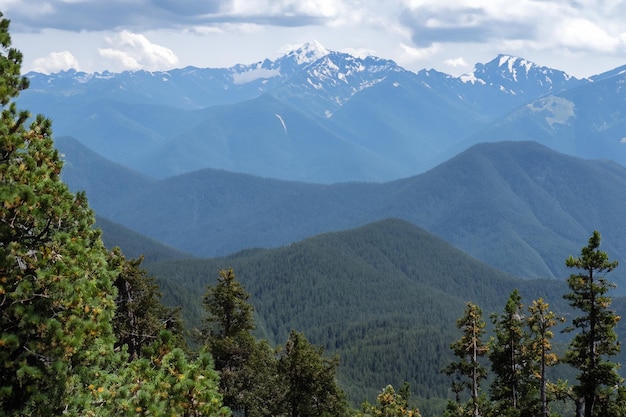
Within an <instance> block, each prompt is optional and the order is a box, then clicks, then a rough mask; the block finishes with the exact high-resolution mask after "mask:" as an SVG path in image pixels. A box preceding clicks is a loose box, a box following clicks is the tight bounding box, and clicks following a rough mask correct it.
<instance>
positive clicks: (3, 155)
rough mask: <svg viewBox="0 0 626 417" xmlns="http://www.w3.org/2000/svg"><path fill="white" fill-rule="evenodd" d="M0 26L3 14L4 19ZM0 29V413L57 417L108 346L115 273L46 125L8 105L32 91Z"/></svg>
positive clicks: (17, 55)
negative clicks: (62, 175)
mask: <svg viewBox="0 0 626 417" xmlns="http://www.w3.org/2000/svg"><path fill="white" fill-rule="evenodd" d="M0 17H1V15H0ZM8 28H9V21H8V20H7V19H4V18H2V20H0V103H1V104H2V108H3V109H2V114H1V116H0V363H2V364H3V369H2V372H0V410H1V411H2V415H5V416H12V415H33V416H50V415H61V413H62V412H63V411H66V404H67V402H68V398H69V397H71V396H72V395H73V394H74V392H75V390H76V389H80V387H82V386H83V382H84V381H82V380H81V378H83V377H85V376H87V375H89V374H90V372H89V369H92V368H97V367H100V366H101V365H102V363H101V361H102V359H101V353H102V352H103V351H104V350H106V349H107V348H108V347H111V346H112V345H111V343H112V340H113V337H112V336H113V333H112V328H111V319H112V316H113V314H114V307H115V302H114V296H115V289H114V288H113V279H114V272H113V271H112V270H111V269H110V268H109V267H108V264H107V254H106V250H105V248H104V246H103V244H102V242H101V240H100V235H99V232H98V231H96V230H94V229H93V228H92V226H93V223H94V216H93V213H92V211H91V210H90V209H89V206H88V205H87V201H86V198H85V195H84V194H82V193H79V194H77V195H73V194H72V193H71V192H70V191H69V190H68V188H67V186H66V185H65V184H63V183H62V182H61V180H60V178H59V174H60V172H61V168H62V162H61V160H60V158H59V154H58V152H57V151H56V150H55V149H54V147H53V142H52V137H51V134H52V132H51V123H50V121H49V120H48V119H46V118H44V117H43V116H37V117H36V118H35V119H34V120H33V121H32V122H31V123H30V124H29V125H27V121H28V120H29V118H30V114H29V113H28V112H27V111H18V110H17V107H16V105H15V103H14V102H12V101H11V100H12V99H13V98H15V97H17V96H18V94H19V92H20V91H21V90H23V89H24V88H26V87H27V86H28V81H27V79H26V78H24V77H21V76H20V66H21V61H22V55H21V53H19V51H17V50H16V49H14V48H11V38H10V35H9V31H8Z"/></svg>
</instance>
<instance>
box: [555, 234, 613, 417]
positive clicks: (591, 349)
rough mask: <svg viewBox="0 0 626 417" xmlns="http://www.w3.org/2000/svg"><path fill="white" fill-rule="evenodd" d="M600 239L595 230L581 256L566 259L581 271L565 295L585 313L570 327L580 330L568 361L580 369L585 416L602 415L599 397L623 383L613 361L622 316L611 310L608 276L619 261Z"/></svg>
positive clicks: (577, 391) (578, 388) (579, 388)
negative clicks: (598, 408)
mask: <svg viewBox="0 0 626 417" xmlns="http://www.w3.org/2000/svg"><path fill="white" fill-rule="evenodd" d="M600 240H601V237H600V233H599V232H598V231H594V232H593V234H592V236H591V237H590V238H589V243H588V244H587V246H585V247H583V248H582V250H581V254H580V256H579V257H576V258H574V257H573V256H570V257H569V258H567V260H566V262H565V264H566V265H567V266H568V267H569V268H576V269H579V270H580V271H581V272H579V273H577V274H572V275H570V277H569V279H568V280H567V283H568V285H569V288H570V290H571V292H570V293H568V294H566V295H565V296H564V298H565V299H567V300H569V302H570V305H571V306H572V307H574V308H576V309H578V310H579V311H580V312H581V313H582V315H581V316H579V317H575V318H574V319H573V320H572V326H571V327H569V328H568V329H567V331H574V330H578V332H577V333H576V334H575V335H574V337H573V338H572V340H571V342H570V344H569V347H568V349H567V352H566V354H565V358H564V360H565V362H567V363H569V364H570V365H572V366H573V367H574V368H576V369H578V370H579V374H578V375H577V377H576V379H577V380H578V384H577V385H576V386H574V393H575V394H576V396H577V397H578V399H579V400H578V401H577V407H578V408H579V409H580V408H581V407H584V417H593V416H595V415H598V413H597V410H596V404H597V402H598V399H599V398H608V397H610V396H611V391H616V387H617V386H618V385H619V384H621V382H622V381H621V378H620V376H619V375H618V373H617V367H618V364H617V363H615V362H612V361H610V360H609V357H611V356H613V355H615V354H617V353H618V352H619V350H620V345H619V343H618V340H617V334H616V333H615V327H616V326H617V323H618V322H619V319H620V318H619V316H618V315H617V314H616V313H615V312H614V311H613V310H611V309H610V306H611V301H612V300H611V298H610V297H609V296H608V295H607V293H608V292H609V290H610V289H611V288H613V287H614V284H612V283H610V282H609V281H607V280H606V278H605V277H604V274H605V273H608V272H611V271H612V270H613V269H615V268H616V267H617V261H610V260H609V257H608V255H607V254H606V253H605V252H603V251H601V250H600V249H599V248H600ZM579 412H580V411H579Z"/></svg>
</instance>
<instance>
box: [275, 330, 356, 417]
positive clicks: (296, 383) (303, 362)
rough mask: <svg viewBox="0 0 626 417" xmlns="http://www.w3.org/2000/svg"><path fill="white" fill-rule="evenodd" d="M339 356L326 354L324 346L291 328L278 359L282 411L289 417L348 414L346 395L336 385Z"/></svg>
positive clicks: (335, 416)
mask: <svg viewBox="0 0 626 417" xmlns="http://www.w3.org/2000/svg"><path fill="white" fill-rule="evenodd" d="M338 362H339V359H338V358H336V357H335V358H332V359H331V358H325V357H324V356H323V349H322V348H319V347H316V346H314V345H312V344H311V343H309V341H308V340H307V339H306V338H305V337H304V335H303V334H302V333H299V332H297V331H293V330H292V331H291V332H290V334H289V338H288V339H287V342H286V343H285V346H284V348H283V350H282V352H281V353H280V355H279V359H278V372H279V375H280V376H281V377H282V379H283V387H284V389H285V392H284V395H283V408H282V411H283V413H281V414H285V415H287V416H289V417H313V416H319V417H341V416H347V415H348V406H347V402H346V396H345V393H344V392H343V390H341V388H340V387H339V386H338V385H337V382H336V380H335V375H336V371H337V366H338V364H339V363H338Z"/></svg>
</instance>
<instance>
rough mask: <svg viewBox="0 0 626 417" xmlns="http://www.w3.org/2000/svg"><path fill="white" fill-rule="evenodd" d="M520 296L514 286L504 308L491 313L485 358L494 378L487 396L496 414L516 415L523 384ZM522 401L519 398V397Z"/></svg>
mask: <svg viewBox="0 0 626 417" xmlns="http://www.w3.org/2000/svg"><path fill="white" fill-rule="evenodd" d="M523 314H524V313H523V304H522V296H521V295H520V294H519V291H518V290H514V291H513V292H512V293H511V295H510V296H509V298H508V300H507V302H506V305H505V307H504V311H503V312H502V313H501V314H495V315H493V316H492V321H493V323H494V331H495V338H494V339H493V340H492V341H491V343H490V344H489V346H490V349H489V360H490V362H491V369H492V371H493V373H494V376H495V377H494V379H493V382H492V384H491V399H492V401H494V402H495V407H496V408H497V409H498V410H499V413H500V415H503V416H504V415H519V411H513V410H519V409H520V406H521V404H520V397H522V396H524V394H525V393H524V390H525V386H524V384H523V365H524V358H523V355H524V346H523V342H524V338H525V326H524V316H523ZM522 402H523V400H522Z"/></svg>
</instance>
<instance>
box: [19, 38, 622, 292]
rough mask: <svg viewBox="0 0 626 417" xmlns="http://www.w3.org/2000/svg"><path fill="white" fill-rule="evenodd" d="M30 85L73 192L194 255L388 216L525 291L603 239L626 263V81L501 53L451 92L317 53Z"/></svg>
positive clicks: (315, 49) (449, 82)
mask: <svg viewBox="0 0 626 417" xmlns="http://www.w3.org/2000/svg"><path fill="white" fill-rule="evenodd" d="M27 76H28V77H29V78H30V80H31V87H30V89H28V90H26V91H25V92H24V93H23V95H22V96H21V97H20V103H19V105H20V106H21V107H24V108H28V109H29V110H31V111H33V112H35V113H44V114H46V115H47V116H49V117H50V118H52V120H53V128H54V132H55V137H56V139H57V146H58V147H59V148H60V149H61V151H62V152H63V153H64V154H65V155H66V160H67V164H66V167H65V169H64V178H65V179H66V181H67V182H68V183H69V184H70V186H71V187H72V189H74V190H86V191H87V195H88V197H89V200H90V204H91V205H92V207H94V208H95V210H96V212H97V213H98V215H100V216H103V217H104V218H106V219H109V220H112V221H114V222H117V223H119V224H120V225H122V226H125V227H127V228H130V229H132V230H134V231H136V232H139V233H142V234H144V235H146V236H148V237H150V238H152V239H155V240H157V241H159V242H162V243H165V244H167V245H170V246H171V247H174V248H177V249H179V250H182V251H185V252H187V253H190V254H193V255H196V256H201V257H210V256H221V255H225V254H229V253H233V252H235V251H238V250H241V249H245V248H250V247H273V246H280V245H286V244H289V243H291V242H295V241H297V240H300V239H304V238H306V237H309V236H313V235H315V234H319V233H324V232H328V231H334V230H345V229H349V228H354V227H358V226H361V225H364V224H367V223H370V222H374V221H377V220H380V219H385V218H390V217H395V218H400V219H404V220H407V221H409V222H411V223H413V224H415V225H417V226H420V227H423V228H424V229H426V230H428V231H429V232H431V233H434V234H436V235H437V236H439V237H441V238H443V239H445V240H446V241H448V242H450V243H452V244H453V245H455V246H456V247H458V248H460V249H462V250H463V251H465V252H467V253H468V254H470V255H472V256H474V257H476V258H477V259H479V260H481V261H483V262H485V263H487V264H488V265H491V266H494V267H496V268H499V269H502V270H504V271H507V272H510V273H512V274H514V275H517V276H521V277H525V278H534V277H563V276H564V274H566V273H567V271H566V270H565V268H564V259H565V258H566V257H567V256H568V255H570V254H574V255H575V254H576V253H578V251H579V250H580V247H582V246H583V245H584V243H585V242H586V239H587V238H588V236H589V235H590V233H591V231H592V230H594V229H598V230H600V231H601V232H602V235H603V248H604V249H605V250H607V252H609V256H611V257H612V258H616V259H623V256H624V254H626V233H625V232H626V217H625V216H624V215H623V212H624V209H623V207H625V206H626V168H624V165H626V151H625V150H624V149H625V147H626V143H625V142H626V125H625V123H626V114H625V112H626V91H625V90H624V87H623V86H624V83H625V80H626V67H623V68H617V69H615V70H611V71H608V72H606V73H604V74H599V75H595V76H592V77H590V78H587V79H576V78H573V77H570V76H568V75H567V74H566V73H564V72H562V71H559V70H556V69H550V68H545V67H541V66H539V65H536V64H534V63H531V62H528V61H526V60H524V59H522V58H515V57H511V56H507V55H500V56H498V57H496V58H495V59H494V60H492V61H490V62H488V63H486V64H477V65H476V67H475V71H474V72H473V73H472V74H468V75H465V76H461V77H453V76H450V75H447V74H443V73H441V72H438V71H435V70H422V71H420V72H418V73H413V72H410V71H406V70H404V69H403V68H401V67H399V66H398V65H396V64H395V63H394V62H393V61H389V60H385V59H380V58H375V57H368V58H358V57H354V56H351V55H348V54H343V53H338V52H331V51H326V50H324V49H323V48H322V47H321V46H320V45H318V44H315V43H312V44H307V45H305V46H303V47H302V48H301V49H298V50H296V51H292V52H290V53H288V54H286V55H284V56H283V57H281V58H279V59H277V60H275V61H270V60H265V61H263V62H259V63H256V64H252V65H237V66H234V67H231V68H225V69H200V68H191V67H189V68H183V69H177V70H172V71H167V72H146V71H136V72H124V73H120V74H115V73H101V74H85V73H79V72H75V71H67V72H62V73H57V74H51V75H44V74H36V73H30V74H27ZM511 141H520V142H511ZM485 142H494V143H492V144H485ZM589 158H598V159H597V160H589ZM418 174H419V175H418ZM623 281H624V282H623V284H626V280H623ZM623 287H625V288H626V285H623Z"/></svg>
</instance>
